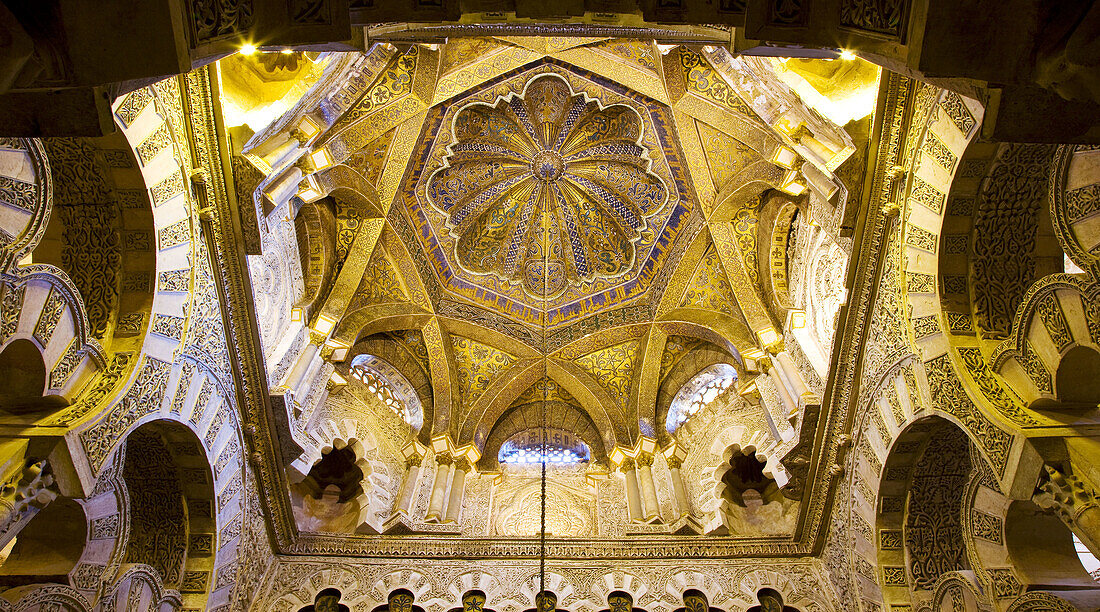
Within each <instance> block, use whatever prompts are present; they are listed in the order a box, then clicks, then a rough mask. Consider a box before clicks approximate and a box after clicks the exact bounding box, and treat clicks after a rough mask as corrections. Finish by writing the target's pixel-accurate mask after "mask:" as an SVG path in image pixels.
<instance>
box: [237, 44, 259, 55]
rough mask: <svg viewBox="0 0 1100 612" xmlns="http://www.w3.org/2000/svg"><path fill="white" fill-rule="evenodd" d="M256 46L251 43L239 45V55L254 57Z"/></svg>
mask: <svg viewBox="0 0 1100 612" xmlns="http://www.w3.org/2000/svg"><path fill="white" fill-rule="evenodd" d="M255 53H256V45H254V44H252V43H245V44H243V45H241V55H255Z"/></svg>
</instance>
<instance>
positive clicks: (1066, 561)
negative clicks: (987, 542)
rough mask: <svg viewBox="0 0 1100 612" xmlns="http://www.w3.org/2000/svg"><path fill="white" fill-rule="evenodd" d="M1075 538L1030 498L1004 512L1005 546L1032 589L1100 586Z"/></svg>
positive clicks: (1023, 579) (1022, 576) (1015, 503)
mask: <svg viewBox="0 0 1100 612" xmlns="http://www.w3.org/2000/svg"><path fill="white" fill-rule="evenodd" d="M1075 540H1076V538H1075V537H1074V535H1073V532H1071V531H1070V530H1069V528H1068V527H1066V525H1065V523H1063V522H1062V521H1061V519H1059V518H1058V517H1057V516H1055V515H1054V514H1051V513H1049V512H1046V511H1044V510H1043V509H1042V508H1040V507H1039V506H1037V505H1036V504H1035V503H1034V502H1032V501H1030V500H1024V501H1015V502H1013V503H1012V505H1011V506H1009V508H1008V512H1007V513H1006V515H1005V546H1006V547H1007V548H1008V554H1009V557H1011V559H1012V563H1013V566H1014V567H1015V570H1016V573H1017V574H1018V575H1019V578H1020V582H1022V583H1025V584H1029V585H1031V588H1037V589H1050V590H1058V589H1066V588H1069V589H1081V588H1089V589H1095V588H1098V587H1100V585H1097V584H1096V582H1095V581H1094V580H1093V578H1092V576H1091V575H1090V574H1089V572H1088V571H1087V570H1086V568H1085V566H1084V563H1083V562H1082V558H1081V555H1079V554H1078V551H1077V545H1076V543H1075ZM1081 548H1083V549H1084V550H1085V551H1086V552H1087V551H1088V549H1087V548H1085V547H1084V546H1083V545H1082V546H1081ZM1090 556H1091V555H1090ZM1093 559H1095V558H1093Z"/></svg>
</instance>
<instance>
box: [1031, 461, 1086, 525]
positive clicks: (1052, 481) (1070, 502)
mask: <svg viewBox="0 0 1100 612" xmlns="http://www.w3.org/2000/svg"><path fill="white" fill-rule="evenodd" d="M1043 469H1045V470H1046V474H1047V481H1046V482H1044V483H1043V484H1041V485H1039V491H1038V492H1036V493H1035V495H1034V497H1033V499H1034V501H1035V503H1036V504H1037V505H1038V506H1039V507H1040V508H1043V509H1044V510H1048V511H1050V512H1054V513H1055V514H1057V515H1058V516H1059V517H1060V518H1061V519H1062V521H1063V522H1065V523H1066V524H1069V525H1072V524H1073V523H1075V522H1076V521H1077V517H1078V516H1080V515H1081V513H1082V512H1084V511H1086V510H1088V509H1090V508H1096V507H1097V506H1098V505H1100V502H1098V500H1097V496H1096V492H1095V491H1093V490H1092V489H1091V488H1089V487H1088V485H1086V484H1085V483H1084V482H1082V481H1081V480H1080V479H1079V478H1077V477H1076V476H1074V475H1073V474H1063V473H1062V472H1060V471H1058V470H1056V469H1055V468H1053V467H1051V466H1049V465H1044V466H1043Z"/></svg>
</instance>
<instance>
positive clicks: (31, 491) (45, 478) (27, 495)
mask: <svg viewBox="0 0 1100 612" xmlns="http://www.w3.org/2000/svg"><path fill="white" fill-rule="evenodd" d="M59 494H60V493H59V491H58V488H57V483H56V482H55V481H54V477H53V474H52V472H51V471H50V466H49V462H48V461H47V460H45V459H43V460H41V461H38V462H35V463H30V462H28V464H27V466H26V467H25V468H23V470H22V471H21V472H19V473H18V474H17V475H15V476H13V477H12V478H11V479H10V480H8V482H7V483H5V484H4V485H3V487H0V504H2V505H3V510H2V514H0V546H7V544H8V543H9V542H11V540H12V538H14V537H15V536H16V535H18V533H19V531H21V530H22V529H23V527H24V526H25V525H26V524H27V523H28V522H30V519H32V518H34V515H36V514H38V511H39V510H42V509H43V508H45V507H46V506H47V505H49V503H50V502H52V501H53V500H54V499H57V496H58V495H59Z"/></svg>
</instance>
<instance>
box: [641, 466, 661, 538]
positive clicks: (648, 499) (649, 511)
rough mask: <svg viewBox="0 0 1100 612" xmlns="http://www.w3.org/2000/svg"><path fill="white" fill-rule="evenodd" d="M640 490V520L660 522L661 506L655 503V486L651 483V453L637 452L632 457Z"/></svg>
mask: <svg viewBox="0 0 1100 612" xmlns="http://www.w3.org/2000/svg"><path fill="white" fill-rule="evenodd" d="M634 463H635V465H636V466H637V467H636V468H635V469H636V470H637V474H638V488H639V489H640V490H641V502H642V504H641V505H642V520H643V521H645V522H647V523H659V522H660V521H661V505H660V503H659V502H658V501H657V486H656V485H655V484H654V482H653V453H646V452H639V453H638V454H637V455H635V457H634Z"/></svg>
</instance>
